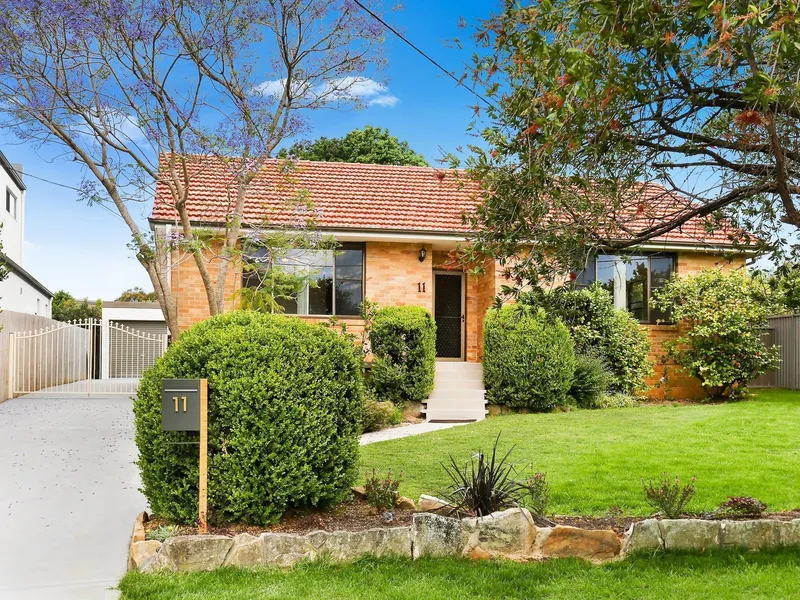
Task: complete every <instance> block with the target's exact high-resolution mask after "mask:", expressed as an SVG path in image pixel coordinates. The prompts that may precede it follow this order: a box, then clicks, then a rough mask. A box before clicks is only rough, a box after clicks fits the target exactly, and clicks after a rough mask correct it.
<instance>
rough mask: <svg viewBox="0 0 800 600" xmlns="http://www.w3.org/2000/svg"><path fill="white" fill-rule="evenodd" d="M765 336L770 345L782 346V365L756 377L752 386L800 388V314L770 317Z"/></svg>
mask: <svg viewBox="0 0 800 600" xmlns="http://www.w3.org/2000/svg"><path fill="white" fill-rule="evenodd" d="M765 338H766V340H765V342H766V344H767V345H768V346H774V345H777V346H780V348H781V350H780V358H781V362H780V366H779V367H778V368H777V370H775V371H770V372H768V373H764V374H763V375H762V376H761V377H758V378H757V379H755V380H754V381H753V382H752V383H751V384H750V385H751V387H767V388H786V389H790V390H798V389H800V315H776V316H774V317H770V318H769V326H768V328H767V330H766V332H765Z"/></svg>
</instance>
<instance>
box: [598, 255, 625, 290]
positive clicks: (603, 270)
mask: <svg viewBox="0 0 800 600" xmlns="http://www.w3.org/2000/svg"><path fill="white" fill-rule="evenodd" d="M619 260H620V258H619V256H612V255H610V254H601V255H600V256H598V257H597V281H598V282H599V283H600V286H601V287H602V288H603V289H604V290H606V291H607V292H608V293H609V294H611V296H612V297H613V296H614V277H615V274H616V266H615V265H616V263H617V262H618V261H619Z"/></svg>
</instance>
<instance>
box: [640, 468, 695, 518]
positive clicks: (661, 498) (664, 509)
mask: <svg viewBox="0 0 800 600" xmlns="http://www.w3.org/2000/svg"><path fill="white" fill-rule="evenodd" d="M694 481H695V478H694V477H692V480H691V481H690V482H689V483H687V484H686V485H684V486H681V480H680V479H679V478H677V477H676V478H675V481H672V480H671V479H670V478H669V477H667V474H666V473H664V478H663V479H662V480H661V481H656V482H655V483H653V482H652V481H648V482H647V483H645V482H644V480H642V486H643V487H644V495H645V497H646V499H647V503H648V504H649V505H650V506H652V507H653V508H655V509H656V510H658V511H660V512H661V513H663V514H664V516H665V517H667V518H668V519H677V518H678V517H680V516H681V515H682V514H683V511H684V509H685V508H686V505H687V504H689V502H690V501H691V499H692V497H693V496H694Z"/></svg>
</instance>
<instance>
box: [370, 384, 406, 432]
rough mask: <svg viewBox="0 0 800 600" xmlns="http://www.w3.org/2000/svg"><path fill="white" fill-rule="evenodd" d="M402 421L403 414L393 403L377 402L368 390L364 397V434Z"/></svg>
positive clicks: (388, 401)
mask: <svg viewBox="0 0 800 600" xmlns="http://www.w3.org/2000/svg"><path fill="white" fill-rule="evenodd" d="M402 420H403V413H402V412H401V411H400V409H399V408H398V407H397V405H396V404H395V403H394V402H391V401H390V400H386V401H384V402H381V401H379V400H377V399H376V398H375V396H374V393H372V390H369V391H368V393H366V394H365V395H364V432H365V433H368V432H370V431H380V430H381V429H386V428H387V427H389V426H390V425H397V424H398V423H400V422H401V421H402Z"/></svg>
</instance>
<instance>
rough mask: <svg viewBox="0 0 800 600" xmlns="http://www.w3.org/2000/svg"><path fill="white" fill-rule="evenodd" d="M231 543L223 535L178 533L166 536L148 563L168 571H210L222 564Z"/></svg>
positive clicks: (229, 539) (231, 541)
mask: <svg viewBox="0 0 800 600" xmlns="http://www.w3.org/2000/svg"><path fill="white" fill-rule="evenodd" d="M232 545H233V538H229V537H227V536H224V535H179V536H175V537H171V538H168V539H167V540H166V541H165V542H164V543H163V544H162V545H161V550H160V551H159V553H158V556H157V558H158V561H156V560H155V559H154V560H153V561H151V563H150V564H153V563H156V564H155V566H157V567H159V568H161V569H167V570H169V571H212V570H214V569H217V568H219V567H220V566H222V563H223V562H224V561H225V557H226V556H227V554H228V550H230V548H231V546H232Z"/></svg>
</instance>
